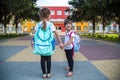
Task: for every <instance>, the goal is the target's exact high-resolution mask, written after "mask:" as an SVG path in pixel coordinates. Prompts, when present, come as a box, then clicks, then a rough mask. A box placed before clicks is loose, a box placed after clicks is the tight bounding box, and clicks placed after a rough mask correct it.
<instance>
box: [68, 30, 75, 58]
mask: <svg viewBox="0 0 120 80" xmlns="http://www.w3.org/2000/svg"><path fill="white" fill-rule="evenodd" d="M72 33H75V34H76V32H75V31H71V32H70V34H69V37H71V35H72ZM72 45H73V49H72V56H74V43H73V42H72Z"/></svg>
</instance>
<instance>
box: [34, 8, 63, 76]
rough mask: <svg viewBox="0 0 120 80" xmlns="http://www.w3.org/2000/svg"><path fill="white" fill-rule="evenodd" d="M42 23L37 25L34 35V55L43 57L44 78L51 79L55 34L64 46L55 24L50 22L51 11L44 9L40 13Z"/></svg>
mask: <svg viewBox="0 0 120 80" xmlns="http://www.w3.org/2000/svg"><path fill="white" fill-rule="evenodd" d="M40 16H41V18H42V21H40V22H39V23H37V24H36V27H35V31H36V32H35V35H34V50H33V53H34V54H38V55H41V68H42V72H43V75H42V77H43V78H49V77H51V56H52V55H53V54H54V48H55V43H54V34H55V36H56V37H57V39H58V41H59V45H60V46H62V42H61V39H60V37H59V35H58V33H57V31H56V28H55V26H54V24H53V23H51V22H50V21H49V19H50V10H49V9H48V8H42V9H41V11H40Z"/></svg>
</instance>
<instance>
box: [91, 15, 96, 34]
mask: <svg viewBox="0 0 120 80" xmlns="http://www.w3.org/2000/svg"><path fill="white" fill-rule="evenodd" d="M92 24H93V35H94V34H95V18H94V17H93V21H92Z"/></svg>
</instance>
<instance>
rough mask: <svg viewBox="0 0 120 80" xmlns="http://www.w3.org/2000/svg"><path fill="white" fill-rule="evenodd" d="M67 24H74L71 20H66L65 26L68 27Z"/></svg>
mask: <svg viewBox="0 0 120 80" xmlns="http://www.w3.org/2000/svg"><path fill="white" fill-rule="evenodd" d="M66 24H72V21H71V20H70V19H66V20H65V21H64V25H66Z"/></svg>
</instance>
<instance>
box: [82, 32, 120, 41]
mask: <svg viewBox="0 0 120 80" xmlns="http://www.w3.org/2000/svg"><path fill="white" fill-rule="evenodd" d="M81 36H86V37H90V38H95V39H101V40H107V41H112V42H120V40H119V39H118V34H104V35H103V34H98V33H97V34H95V35H92V34H83V35H81Z"/></svg>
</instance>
